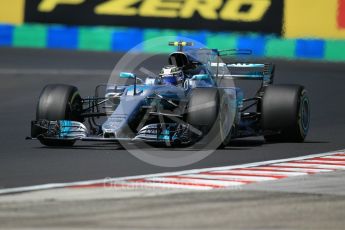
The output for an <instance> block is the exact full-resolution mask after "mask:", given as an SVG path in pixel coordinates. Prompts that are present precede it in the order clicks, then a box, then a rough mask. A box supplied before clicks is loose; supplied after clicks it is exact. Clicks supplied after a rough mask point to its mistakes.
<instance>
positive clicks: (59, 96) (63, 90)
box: [36, 84, 83, 146]
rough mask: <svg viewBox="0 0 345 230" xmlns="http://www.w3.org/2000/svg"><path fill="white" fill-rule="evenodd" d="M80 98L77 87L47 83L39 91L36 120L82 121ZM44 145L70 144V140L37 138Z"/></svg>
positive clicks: (72, 142)
mask: <svg viewBox="0 0 345 230" xmlns="http://www.w3.org/2000/svg"><path fill="white" fill-rule="evenodd" d="M81 111H82V100H81V97H80V95H79V92H78V89H77V88H76V87H74V86H70V85H63V84H52V85H47V86H46V87H44V89H43V90H42V92H41V95H40V97H39V100H38V104H37V109H36V120H49V121H58V120H71V121H79V122H82V121H83V119H82V117H81ZM39 140H40V142H41V143H42V144H43V145H46V146H72V145H73V144H74V143H75V141H71V140H47V139H39Z"/></svg>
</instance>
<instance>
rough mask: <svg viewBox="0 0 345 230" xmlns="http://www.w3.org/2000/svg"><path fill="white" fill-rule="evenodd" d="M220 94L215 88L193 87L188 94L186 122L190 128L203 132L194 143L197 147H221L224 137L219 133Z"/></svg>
mask: <svg viewBox="0 0 345 230" xmlns="http://www.w3.org/2000/svg"><path fill="white" fill-rule="evenodd" d="M221 94H222V93H221V91H220V90H219V89H216V88H195V89H193V90H192V92H191V94H190V98H189V105H188V112H187V122H188V124H190V125H191V126H192V128H196V129H198V130H199V131H201V132H202V133H203V135H202V139H201V140H198V141H197V144H196V145H195V146H196V147H197V148H199V147H200V148H207V149H217V148H219V147H223V144H224V143H223V141H224V140H225V138H224V137H222V136H224V135H221V133H222V132H221V131H222V130H221V128H222V127H221V124H222V122H220V114H221V113H220V112H221V111H220V108H221V106H220V101H221V99H222V98H221ZM192 132H193V130H192ZM225 136H227V134H226V135H225Z"/></svg>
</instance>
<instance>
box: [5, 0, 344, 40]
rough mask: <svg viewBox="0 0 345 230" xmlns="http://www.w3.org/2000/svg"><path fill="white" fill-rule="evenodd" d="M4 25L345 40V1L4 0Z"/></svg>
mask: <svg viewBox="0 0 345 230" xmlns="http://www.w3.org/2000/svg"><path fill="white" fill-rule="evenodd" d="M0 23H10V24H23V23H46V24H51V23H52V24H65V25H107V26H125V27H145V28H171V29H188V30H189V29H191V30H208V31H228V32H229V31H230V32H243V31H246V32H258V33H265V34H276V35H282V36H283V37H286V38H322V39H345V0H1V1H0Z"/></svg>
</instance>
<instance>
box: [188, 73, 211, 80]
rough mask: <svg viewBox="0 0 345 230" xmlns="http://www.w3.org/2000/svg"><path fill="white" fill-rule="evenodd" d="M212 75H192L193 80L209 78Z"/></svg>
mask: <svg viewBox="0 0 345 230" xmlns="http://www.w3.org/2000/svg"><path fill="white" fill-rule="evenodd" d="M208 79H210V77H209V76H208V74H197V75H194V76H193V77H192V80H208Z"/></svg>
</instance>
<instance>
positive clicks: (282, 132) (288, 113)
mask: <svg viewBox="0 0 345 230" xmlns="http://www.w3.org/2000/svg"><path fill="white" fill-rule="evenodd" d="M261 112H262V128H263V130H264V133H265V135H264V137H265V140H266V141H267V142H303V141H304V139H305V137H306V136H307V133H308V129H309V122H310V103H309V98H308V95H307V91H306V90H305V89H304V87H303V86H300V85H270V86H268V87H267V88H266V90H265V93H264V96H263V100H262V108H261Z"/></svg>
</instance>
